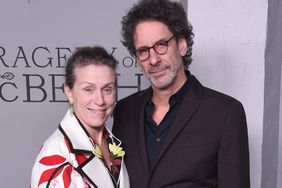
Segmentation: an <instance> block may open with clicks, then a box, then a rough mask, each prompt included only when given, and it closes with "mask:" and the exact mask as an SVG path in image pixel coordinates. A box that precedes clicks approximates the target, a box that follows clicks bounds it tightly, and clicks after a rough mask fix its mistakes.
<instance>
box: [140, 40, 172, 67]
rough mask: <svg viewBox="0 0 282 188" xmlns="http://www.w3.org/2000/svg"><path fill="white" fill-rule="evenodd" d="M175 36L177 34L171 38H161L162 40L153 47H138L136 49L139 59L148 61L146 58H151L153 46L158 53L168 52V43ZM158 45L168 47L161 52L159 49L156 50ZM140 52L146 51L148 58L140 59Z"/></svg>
mask: <svg viewBox="0 0 282 188" xmlns="http://www.w3.org/2000/svg"><path fill="white" fill-rule="evenodd" d="M174 37H175V35H172V36H171V37H170V38H169V39H167V40H160V41H158V42H156V43H155V44H154V45H153V46H151V47H141V48H139V49H136V50H135V57H136V58H137V59H138V60H139V61H146V60H148V59H149V58H150V49H151V48H153V50H154V51H155V52H156V53H157V54H158V55H164V54H165V53H166V52H167V50H168V46H169V45H168V43H169V42H170V41H171V40H172V39H173V38H174ZM157 45H164V46H165V47H166V49H165V50H164V51H163V52H159V51H158V50H156V49H158V48H157ZM138 52H140V53H144V52H146V53H147V54H148V55H147V57H146V58H141V59H140V56H138V55H137V54H138Z"/></svg>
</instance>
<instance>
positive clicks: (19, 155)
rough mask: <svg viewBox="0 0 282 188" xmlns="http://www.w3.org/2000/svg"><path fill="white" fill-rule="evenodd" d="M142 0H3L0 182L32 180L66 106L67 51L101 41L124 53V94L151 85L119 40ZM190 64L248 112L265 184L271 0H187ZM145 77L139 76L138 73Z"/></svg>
mask: <svg viewBox="0 0 282 188" xmlns="http://www.w3.org/2000/svg"><path fill="white" fill-rule="evenodd" d="M133 2H136V0H134V1H132V0H126V1H125V0H124V1H115V0H104V1H99V0H81V1H74V0H23V1H17V0H1V4H0V21H1V22H0V23H1V30H0V119H1V123H0V148H1V155H0V161H1V162H2V163H3V164H2V168H1V171H0V187H13V188H17V187H28V186H29V181H30V172H31V169H32V165H33V162H34V160H35V157H36V155H37V152H38V150H39V148H40V146H41V144H42V143H43V141H44V140H45V139H46V138H47V137H48V136H49V135H50V134H51V133H52V132H53V131H54V130H55V129H56V127H57V126H58V124H59V122H60V120H61V118H62V117H63V115H64V114H65V111H66V109H67V107H68V105H67V103H66V102H62V101H64V100H66V98H65V97H64V94H63V92H62V89H61V87H62V83H63V77H62V74H63V71H64V69H63V66H64V62H65V59H66V57H67V56H68V55H69V54H70V53H71V51H72V50H73V49H74V48H75V47H78V46H85V45H90V46H93V45H102V46H104V47H105V48H106V49H107V50H108V51H109V52H112V51H114V56H115V57H116V58H117V59H118V60H119V69H118V73H120V76H119V80H118V82H119V86H120V88H119V99H120V98H123V97H124V96H126V95H129V94H130V93H133V92H135V91H137V90H138V89H143V88H145V87H147V86H148V81H147V80H146V79H145V78H144V76H142V75H139V74H140V72H139V70H138V68H137V67H136V63H135V60H134V59H133V58H131V57H130V56H129V54H128V52H127V51H126V49H125V48H124V47H123V46H122V44H121V43H120V40H121V37H120V30H121V26H120V20H121V17H122V16H123V15H124V14H125V12H126V10H128V8H129V7H131V5H132V3H133ZM182 2H183V3H184V4H186V5H188V19H189V20H190V21H191V22H192V24H193V26H194V33H195V35H196V36H195V45H194V49H193V57H194V61H193V63H192V65H191V68H190V69H191V71H192V73H193V74H195V75H196V76H197V77H198V78H199V80H201V81H202V83H203V84H205V85H206V86H208V87H211V88H214V89H217V90H219V91H222V92H224V93H227V94H229V95H232V96H233V97H235V98H237V99H238V100H240V101H242V103H243V105H244V107H245V110H246V113H247V119H248V130H249V138H250V151H251V183H252V187H254V188H258V187H260V177H261V142H262V122H263V120H262V117H263V83H264V45H265V35H266V11H267V4H266V2H265V1H259V0H251V1H243V0H236V1H234V0H224V1H223V0H212V1H203V0H189V2H188V3H187V1H185V0H184V1H182ZM139 78H140V80H139Z"/></svg>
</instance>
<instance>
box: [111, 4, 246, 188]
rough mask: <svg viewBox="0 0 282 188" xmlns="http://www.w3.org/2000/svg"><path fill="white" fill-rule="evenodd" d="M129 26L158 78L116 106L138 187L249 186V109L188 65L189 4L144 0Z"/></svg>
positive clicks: (134, 50)
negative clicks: (205, 81)
mask: <svg viewBox="0 0 282 188" xmlns="http://www.w3.org/2000/svg"><path fill="white" fill-rule="evenodd" d="M122 24H123V25H122V35H123V39H124V40H123V44H124V45H125V46H126V47H127V49H128V50H129V52H130V53H131V54H132V55H134V56H135V57H136V58H137V62H138V65H139V66H140V68H141V69H142V71H143V72H144V74H145V75H146V76H147V77H148V79H149V80H150V82H151V87H149V88H148V89H146V90H144V91H141V92H137V93H135V94H133V95H131V96H129V97H126V98H125V99H122V100H121V101H119V102H118V103H117V105H116V108H115V111H114V125H113V133H114V134H115V135H116V136H117V137H119V138H120V139H121V140H122V141H123V143H124V145H123V147H124V149H125V151H126V152H127V154H126V158H125V163H126V166H127V169H128V173H129V178H130V183H131V187H133V188H136V187H140V188H159V187H166V188H169V187H176V188H182V187H183V188H184V187H185V188H204V187H205V188H215V187H216V188H249V187H250V181H249V149H248V134H247V126H246V117H245V112H244V109H243V106H242V105H241V103H240V102H238V101H237V100H235V99H233V98H231V97H229V96H227V95H224V94H222V93H219V92H217V91H214V90H211V89H208V88H206V87H204V86H202V85H201V84H200V82H199V81H198V80H197V79H196V78H195V77H194V76H193V75H191V74H190V72H189V71H188V70H187V69H188V66H189V64H190V63H191V61H192V59H191V55H192V44H193V36H194V35H193V33H192V26H191V25H190V23H189V22H188V20H187V15H186V12H185V10H184V9H183V7H182V6H181V4H180V3H177V2H170V1H168V0H146V1H140V2H139V3H138V4H136V5H134V6H133V7H132V8H131V9H130V11H129V12H128V13H127V15H126V16H125V17H123V20H122Z"/></svg>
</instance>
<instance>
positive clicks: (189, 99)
mask: <svg viewBox="0 0 282 188" xmlns="http://www.w3.org/2000/svg"><path fill="white" fill-rule="evenodd" d="M193 79H194V81H193V84H192V85H191V88H190V89H189V91H188V92H187V94H186V95H185V96H184V99H183V101H182V102H181V105H180V107H179V109H178V113H177V115H176V116H175V119H174V121H173V123H172V125H171V127H170V130H169V132H168V134H167V137H166V139H165V140H164V143H163V145H162V146H161V149H160V152H159V155H158V157H157V159H156V163H155V166H157V165H158V164H157V163H158V162H159V160H160V158H161V157H162V156H163V155H164V153H165V152H166V151H167V150H168V148H169V146H170V144H171V143H172V142H173V141H174V139H175V138H176V137H177V135H178V134H179V133H180V132H181V130H182V129H183V128H184V127H185V126H188V125H187V122H188V121H189V120H190V119H191V117H192V116H193V114H194V113H195V112H196V111H197V109H198V107H199V106H200V103H201V100H200V98H201V96H202V91H203V88H202V87H203V86H202V85H201V84H200V83H199V81H198V80H196V78H193Z"/></svg>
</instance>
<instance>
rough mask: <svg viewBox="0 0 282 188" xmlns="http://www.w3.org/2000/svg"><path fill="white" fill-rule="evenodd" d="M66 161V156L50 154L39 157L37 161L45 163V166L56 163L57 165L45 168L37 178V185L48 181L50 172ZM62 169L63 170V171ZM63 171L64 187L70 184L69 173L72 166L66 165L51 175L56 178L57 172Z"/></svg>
mask: <svg viewBox="0 0 282 188" xmlns="http://www.w3.org/2000/svg"><path fill="white" fill-rule="evenodd" d="M65 161H66V158H64V157H62V156H60V155H51V156H46V157H43V158H42V159H40V161H39V163H41V164H43V165H46V166H54V165H56V166H57V167H55V168H51V169H48V170H45V171H44V172H43V173H42V174H41V176H40V179H39V183H38V186H39V185H40V184H42V183H44V182H47V181H49V179H50V178H51V176H52V174H53V173H54V172H55V170H57V168H58V165H60V164H62V163H64V162H65ZM63 169H64V171H63ZM62 171H63V181H64V187H69V185H70V182H71V180H70V174H71V172H72V166H71V165H68V166H67V167H65V168H61V169H59V170H58V171H57V172H56V174H55V175H54V176H53V178H56V177H57V176H58V175H59V174H61V172H62Z"/></svg>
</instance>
